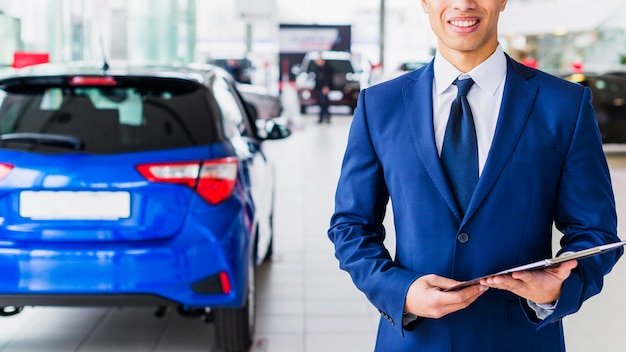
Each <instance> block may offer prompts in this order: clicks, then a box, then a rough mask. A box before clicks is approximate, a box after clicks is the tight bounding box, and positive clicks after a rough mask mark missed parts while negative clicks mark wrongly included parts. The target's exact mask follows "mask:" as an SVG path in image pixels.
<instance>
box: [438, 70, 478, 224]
mask: <svg viewBox="0 0 626 352" xmlns="http://www.w3.org/2000/svg"><path fill="white" fill-rule="evenodd" d="M453 84H455V85H456V86H457V87H458V90H459V91H458V94H457V97H456V99H454V101H453V102H452V107H451V108H450V118H449V119H448V125H447V126H446V134H445V136H444V139H443V147H442V151H441V161H442V162H443V167H444V170H445V171H446V175H447V176H448V181H449V182H450V186H452V190H453V192H454V196H455V197H456V200H457V203H458V205H459V207H460V208H461V211H462V212H463V214H465V210H466V209H467V205H468V204H469V201H470V198H472V193H474V187H475V186H476V182H478V145H477V143H476V129H475V128H474V118H473V116H472V111H471V110H470V106H469V103H468V102H467V97H466V95H467V92H469V90H470V88H471V87H472V85H473V84H474V81H473V80H472V79H471V78H468V79H463V80H459V79H457V80H456V81H454V83H453Z"/></svg>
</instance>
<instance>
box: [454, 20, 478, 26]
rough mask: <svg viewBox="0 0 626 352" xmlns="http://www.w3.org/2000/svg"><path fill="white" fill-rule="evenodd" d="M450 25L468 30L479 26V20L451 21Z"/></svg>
mask: <svg viewBox="0 0 626 352" xmlns="http://www.w3.org/2000/svg"><path fill="white" fill-rule="evenodd" d="M450 24H451V25H453V26H455V27H460V28H468V27H473V26H475V25H476V24H478V20H463V21H454V20H453V21H450Z"/></svg>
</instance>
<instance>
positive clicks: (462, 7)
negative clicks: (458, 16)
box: [452, 0, 476, 11]
mask: <svg viewBox="0 0 626 352" xmlns="http://www.w3.org/2000/svg"><path fill="white" fill-rule="evenodd" d="M452 7H453V8H454V9H455V10H459V11H470V10H475V9H476V1H475V0H454V1H453V4H452Z"/></svg>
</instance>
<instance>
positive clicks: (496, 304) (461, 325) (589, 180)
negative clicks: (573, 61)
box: [328, 0, 623, 352]
mask: <svg viewBox="0 0 626 352" xmlns="http://www.w3.org/2000/svg"><path fill="white" fill-rule="evenodd" d="M506 4H507V1H506V0H473V1H467V0H421V5H422V8H423V11H424V12H425V13H426V14H427V15H428V17H429V21H430V25H431V28H432V30H433V32H434V33H435V35H436V36H437V38H438V49H437V53H436V56H435V58H434V59H433V60H432V61H431V62H430V63H429V64H428V65H426V66H424V67H422V68H420V69H417V70H415V71H413V72H411V73H408V74H405V75H402V76H400V77H398V78H395V79H392V80H390V81H386V82H383V83H380V84H378V85H375V86H371V87H369V88H366V89H364V90H362V91H361V93H360V96H359V100H358V102H359V103H358V106H357V108H356V111H355V114H354V117H353V120H352V125H351V129H350V133H349V137H348V144H347V147H346V150H345V155H344V161H343V164H342V169H341V175H340V178H339V182H338V185H337V191H336V196H335V212H334V214H333V216H332V218H331V221H330V228H329V230H328V236H329V238H330V239H331V241H332V242H333V243H334V246H335V255H336V257H337V258H338V260H339V264H340V267H341V268H342V269H343V270H346V271H347V272H348V273H349V274H350V275H351V277H352V280H353V281H354V283H355V285H356V286H357V287H358V288H359V289H360V290H361V291H362V292H364V293H365V295H366V296H367V298H368V299H369V300H370V302H371V303H372V304H373V305H374V306H375V307H376V308H377V309H378V310H379V311H380V313H381V319H380V322H379V329H378V335H377V340H376V347H375V350H376V351H394V352H395V351H401V352H402V351H407V352H408V351H411V352H419V351H422V352H434V351H437V352H444V351H445V352H468V351H481V352H502V351H507V352H529V351H532V352H557V351H565V342H564V336H563V324H562V318H563V317H565V316H567V315H569V314H572V313H575V312H577V311H578V310H579V309H580V307H581V306H582V304H583V302H584V301H585V300H587V299H588V298H590V297H592V296H594V295H596V294H598V293H599V292H600V290H601V288H602V285H603V280H604V275H606V274H607V273H608V272H609V271H610V270H611V269H612V268H613V266H614V265H615V263H616V261H617V260H618V259H619V258H620V256H621V255H622V254H623V249H622V247H619V248H618V249H616V250H614V251H611V252H607V253H604V254H601V255H598V256H595V257H591V258H586V259H582V260H580V261H576V260H570V261H567V262H564V263H562V264H560V266H557V267H554V268H547V269H540V270H534V271H520V272H516V273H513V274H510V275H497V276H491V277H488V278H483V279H481V280H480V281H479V284H476V285H471V286H468V287H465V288H462V289H458V290H452V291H448V289H450V288H452V287H453V286H455V285H457V284H459V283H461V282H464V281H467V280H471V279H474V278H479V277H483V276H485V275H489V274H492V273H497V272H499V271H501V270H505V269H508V268H511V267H516V266H519V265H523V264H527V263H531V262H534V261H539V260H542V259H544V258H549V257H551V256H553V253H552V243H553V238H552V230H553V226H554V227H556V229H558V230H559V231H560V232H561V234H562V237H561V238H560V245H561V248H559V249H558V250H557V253H556V255H560V254H563V253H566V252H574V251H579V250H583V249H587V248H591V247H594V246H598V245H603V244H607V243H613V242H618V241H619V238H618V236H617V233H616V231H617V215H616V210H615V201H614V196H613V190H612V186H611V180H610V176H609V170H608V166H607V162H606V159H605V155H604V152H603V149H602V143H601V138H600V134H599V131H598V125H597V122H596V116H595V113H594V111H593V108H592V105H591V91H590V90H589V89H588V88H586V87H583V86H581V85H577V84H572V83H570V82H566V81H564V80H562V79H560V78H557V77H554V76H551V75H548V74H546V73H543V72H541V71H538V70H536V69H534V68H531V67H527V66H524V65H522V64H520V63H518V62H516V61H514V60H512V59H511V58H510V57H509V56H508V55H507V54H506V53H504V52H503V49H502V47H501V46H500V44H499V43H498V40H497V38H498V36H497V26H498V19H499V14H500V12H502V11H504V10H505V7H506ZM457 123H459V124H460V125H458V126H457ZM459 131H462V132H463V133H461V134H460V136H457V137H455V133H456V132H459ZM465 143H467V144H465ZM456 145H460V148H459V149H458V150H455V149H453V147H454V146H456ZM390 200H391V201H392V202H393V203H392V204H393V207H392V208H393V219H394V226H395V244H396V245H395V248H394V249H393V251H391V252H392V253H393V256H392V254H390V250H388V249H387V248H386V247H385V244H384V240H385V228H384V226H383V219H384V217H385V212H386V209H387V206H388V202H389V201H390Z"/></svg>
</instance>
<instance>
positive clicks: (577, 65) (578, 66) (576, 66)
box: [572, 62, 583, 73]
mask: <svg viewBox="0 0 626 352" xmlns="http://www.w3.org/2000/svg"><path fill="white" fill-rule="evenodd" d="M572 71H574V73H582V72H583V63H582V62H574V63H572Z"/></svg>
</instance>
